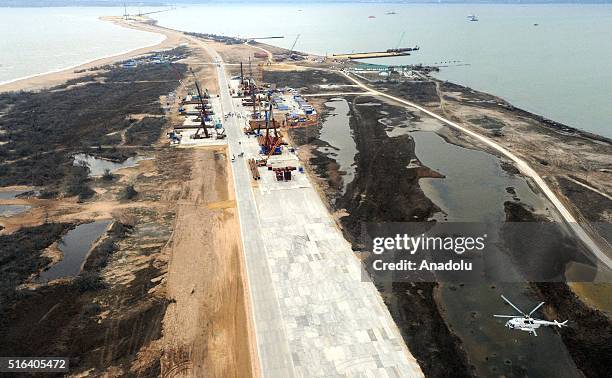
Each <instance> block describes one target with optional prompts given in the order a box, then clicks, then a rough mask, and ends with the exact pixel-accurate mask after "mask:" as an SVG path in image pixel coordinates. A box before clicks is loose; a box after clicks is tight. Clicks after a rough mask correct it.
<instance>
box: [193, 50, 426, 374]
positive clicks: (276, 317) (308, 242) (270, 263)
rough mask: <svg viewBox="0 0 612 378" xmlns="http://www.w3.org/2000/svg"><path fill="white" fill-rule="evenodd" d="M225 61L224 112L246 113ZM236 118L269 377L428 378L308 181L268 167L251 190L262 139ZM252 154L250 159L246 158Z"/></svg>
mask: <svg viewBox="0 0 612 378" xmlns="http://www.w3.org/2000/svg"><path fill="white" fill-rule="evenodd" d="M200 45H201V46H203V47H204V48H205V49H206V50H207V51H208V52H209V53H210V55H211V56H212V57H213V59H214V60H215V61H216V62H218V63H219V64H218V66H217V72H218V80H219V88H220V99H221V103H222V106H223V109H224V113H226V114H227V113H234V114H236V113H240V114H244V115H245V116H246V114H247V113H248V109H244V108H243V107H242V106H241V105H239V103H240V101H239V100H236V99H232V98H231V96H230V93H229V90H228V80H227V77H226V73H225V69H224V64H223V62H222V59H221V57H220V56H219V55H218V54H217V53H216V51H214V50H212V49H211V48H209V47H208V46H207V45H206V44H205V43H203V42H200ZM241 122H242V123H244V122H245V119H244V118H241V119H238V118H237V117H235V116H232V117H228V118H227V119H226V121H225V126H226V127H225V129H226V133H227V136H228V146H229V149H230V154H231V155H235V156H236V161H235V162H234V163H233V164H232V169H233V176H234V184H235V190H236V200H237V204H238V212H239V218H240V227H241V235H242V242H243V251H244V257H245V261H246V270H247V274H248V283H247V285H248V288H249V292H250V296H251V298H250V299H251V305H252V314H253V320H254V327H255V339H256V344H257V353H258V358H259V367H260V371H261V374H262V375H263V376H265V377H295V376H298V377H311V376H325V377H330V376H364V377H365V376H368V377H370V376H372V377H422V376H423V373H422V372H421V369H420V367H419V366H418V364H417V362H416V360H415V359H414V357H413V356H412V355H411V354H410V352H409V351H408V349H407V347H406V345H405V344H404V342H403V340H402V337H401V335H400V332H399V330H398V328H397V326H396V325H395V323H394V322H393V319H392V318H391V315H390V314H389V312H388V310H387V308H386V306H385V304H384V302H383V301H382V298H381V297H380V294H379V293H378V291H377V289H376V288H375V286H374V285H373V284H372V283H371V282H369V281H368V280H366V279H364V276H363V272H362V269H361V265H360V262H359V261H358V259H357V258H356V256H355V255H354V254H353V252H352V250H351V246H350V244H349V243H348V242H347V241H346V240H345V239H344V238H343V236H342V233H341V232H340V230H338V229H337V227H336V225H335V222H334V220H333V218H332V217H331V215H330V214H329V212H328V211H327V209H326V208H325V206H324V205H323V202H322V200H321V198H320V197H319V196H318V194H317V192H316V191H315V189H314V188H313V187H312V185H311V183H310V182H309V181H308V178H307V176H306V175H304V174H298V173H296V174H295V175H294V176H295V177H294V179H293V180H292V181H290V182H277V181H276V180H275V179H274V177H273V175H272V173H271V172H268V171H267V170H265V169H262V170H261V172H260V173H262V180H260V181H259V182H258V185H257V186H256V187H253V183H252V179H251V173H250V170H249V168H248V166H247V163H246V159H247V158H248V157H254V156H256V155H257V150H258V146H257V142H256V140H255V139H254V138H248V137H247V136H245V135H244V133H243V132H242V130H241V124H240V123H241ZM242 151H244V152H245V154H246V155H245V157H244V158H241V157H239V156H238V155H239V153H240V152H242Z"/></svg>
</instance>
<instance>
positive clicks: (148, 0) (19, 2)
mask: <svg viewBox="0 0 612 378" xmlns="http://www.w3.org/2000/svg"><path fill="white" fill-rule="evenodd" d="M124 2H125V3H127V4H128V5H130V6H135V5H170V4H197V3H201V4H204V3H223V2H226V3H241V2H248V3H255V2H258V3H302V4H304V3H312V2H318V3H351V2H353V3H354V2H361V3H438V2H441V3H447V4H451V3H504V4H516V3H521V4H527V3H538V4H546V3H551V4H552V3H574V4H581V3H582V4H592V3H612V0H395V1H394V0H314V1H312V0H254V1H248V0H125V1H124V0H0V6H5V7H6V6H12V7H24V6H79V5H80V6H83V5H86V6H123V3H124Z"/></svg>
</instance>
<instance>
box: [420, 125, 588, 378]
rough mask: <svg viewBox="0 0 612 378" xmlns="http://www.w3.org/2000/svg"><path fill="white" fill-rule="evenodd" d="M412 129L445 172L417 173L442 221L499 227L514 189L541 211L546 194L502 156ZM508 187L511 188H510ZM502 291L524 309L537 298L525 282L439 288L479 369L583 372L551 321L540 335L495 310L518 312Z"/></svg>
mask: <svg viewBox="0 0 612 378" xmlns="http://www.w3.org/2000/svg"><path fill="white" fill-rule="evenodd" d="M411 135H412V136H413V137H414V140H415V145H416V155H417V157H418V158H419V159H420V160H421V162H422V163H423V164H424V165H426V166H428V167H430V168H432V169H434V170H436V171H438V172H440V173H442V174H443V175H445V176H446V178H444V179H433V178H426V179H421V180H419V183H420V185H421V188H422V189H423V191H424V193H425V194H426V195H427V197H428V198H430V199H431V200H432V201H433V202H434V203H435V204H436V205H438V206H439V207H440V208H441V209H442V210H443V211H444V212H445V213H446V214H444V215H441V214H438V216H437V217H436V218H437V219H438V220H439V221H442V222H444V221H454V222H487V223H491V224H494V225H496V224H499V225H500V227H501V225H502V224H503V223H504V221H505V211H504V205H503V204H504V202H505V201H512V200H513V199H514V197H518V198H520V200H521V202H523V203H525V204H527V205H529V206H531V207H533V208H534V209H535V210H536V211H545V208H546V206H547V202H546V200H544V199H543V198H541V197H539V196H538V195H536V194H535V193H534V192H533V191H532V190H531V188H530V187H529V185H528V184H527V182H526V180H525V179H523V178H522V177H520V176H515V175H510V174H508V173H507V172H505V171H504V170H503V169H502V168H501V166H500V162H499V159H498V158H497V157H495V156H493V155H490V154H487V153H485V152H482V151H475V150H470V149H466V148H462V147H459V146H456V145H453V144H449V143H447V142H446V141H445V140H444V139H443V138H442V137H440V136H439V135H437V134H435V133H433V132H423V131H417V132H413V133H412V134H411ZM509 187H511V188H513V190H507V188H509ZM492 229H495V227H493V228H492ZM497 236H498V235H489V237H493V238H496V237H497ZM495 257H496V266H499V267H500V268H501V269H504V271H508V272H509V274H516V272H515V268H514V266H513V264H512V263H511V262H510V261H508V258H507V257H504V256H503V255H502V256H499V258H498V257H497V256H495ZM504 258H505V259H506V261H504ZM500 294H504V295H506V296H507V297H509V298H510V299H511V300H512V301H513V302H514V303H515V304H517V305H518V306H519V307H520V308H522V309H523V310H527V311H529V310H531V309H532V308H533V307H535V305H536V304H537V299H534V296H533V295H532V293H531V291H530V288H529V287H528V286H527V285H526V284H523V283H501V284H500V283H496V284H482V283H480V284H476V283H465V284H460V285H457V284H450V283H444V284H441V285H440V289H439V291H438V297H437V298H438V299H437V301H438V305H439V306H440V307H441V308H442V309H443V312H442V315H443V317H444V319H445V321H446V322H447V324H449V326H450V327H451V328H452V330H453V332H454V333H455V334H456V335H457V336H458V337H459V338H460V339H461V341H462V343H463V347H464V348H465V350H466V352H467V354H468V356H469V359H470V363H471V364H473V365H474V366H475V369H476V370H475V375H477V376H504V375H505V376H525V375H527V371H529V375H533V376H541V377H544V376H548V377H574V376H579V375H580V374H578V371H577V368H576V366H575V364H574V362H573V360H572V358H571V357H570V355H569V353H568V351H567V349H566V347H565V345H564V344H563V342H562V340H561V337H560V336H559V335H558V334H557V333H556V332H554V331H553V330H552V329H548V328H546V327H542V328H540V329H539V330H538V335H539V336H538V337H537V338H534V337H533V336H530V335H528V334H527V333H526V332H520V331H511V330H509V329H508V328H506V327H504V323H505V321H504V320H499V319H496V318H494V317H493V316H492V315H493V314H509V315H511V314H514V312H513V311H512V309H510V307H509V306H506V305H505V304H504V303H503V301H502V299H501V298H500ZM562 320H565V319H562ZM550 361H555V363H554V364H552V363H550Z"/></svg>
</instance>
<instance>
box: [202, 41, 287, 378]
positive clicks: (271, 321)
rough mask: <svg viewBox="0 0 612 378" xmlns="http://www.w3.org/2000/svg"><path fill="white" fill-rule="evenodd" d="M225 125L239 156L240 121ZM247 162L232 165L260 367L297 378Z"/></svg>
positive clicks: (227, 101) (226, 106) (221, 76)
mask: <svg viewBox="0 0 612 378" xmlns="http://www.w3.org/2000/svg"><path fill="white" fill-rule="evenodd" d="M204 47H205V48H206V49H207V51H208V52H209V54H210V55H211V56H213V59H214V60H215V61H216V62H217V63H218V65H217V74H218V80H219V81H218V82H219V88H220V97H221V104H222V108H223V111H224V113H225V114H227V113H231V112H235V109H234V105H233V102H232V97H231V95H230V93H229V90H228V82H227V77H226V74H225V68H224V65H223V63H222V62H223V61H222V59H221V57H220V56H219V55H218V54H217V52H216V51H214V50H212V49H210V48H208V46H206V45H204ZM224 123H225V130H226V133H227V139H228V146H229V151H230V155H235V156H237V155H238V154H239V153H240V151H241V146H240V144H239V142H240V140H241V139H242V138H241V137H242V134H243V133H242V130H241V129H242V128H241V126H240V124H239V123H238V120H237V118H236V117H228V118H227V119H226V120H225V122H224ZM237 159H238V158H237ZM243 160H244V159H240V160H238V161H236V162H235V163H234V164H232V169H233V176H234V188H235V191H236V202H237V204H238V213H239V218H240V229H241V230H242V233H241V234H242V244H243V248H242V249H243V252H244V257H245V263H246V270H247V274H248V283H247V285H248V288H249V292H250V295H251V298H250V299H251V304H252V306H253V311H252V313H253V317H254V319H253V320H254V325H255V338H256V343H257V354H258V357H259V365H260V369H261V372H262V374H263V375H264V376H270V377H294V376H295V373H294V370H293V363H292V361H291V353H290V352H289V346H288V344H287V342H286V340H287V337H286V335H285V330H284V327H283V326H282V318H281V315H280V310H279V305H278V299H277V297H276V293H275V290H274V287H273V286H272V277H271V274H270V269H269V267H268V264H267V260H266V258H265V256H266V251H265V247H264V242H263V235H264V232H263V229H262V227H261V224H260V222H259V215H258V210H257V205H256V202H255V198H254V195H253V191H252V189H251V173H250V171H249V168H248V166H247V164H246V163H245V162H244V161H243Z"/></svg>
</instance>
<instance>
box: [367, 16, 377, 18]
mask: <svg viewBox="0 0 612 378" xmlns="http://www.w3.org/2000/svg"><path fill="white" fill-rule="evenodd" d="M368 18H376V16H368Z"/></svg>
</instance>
